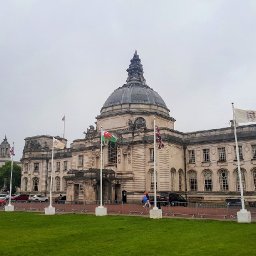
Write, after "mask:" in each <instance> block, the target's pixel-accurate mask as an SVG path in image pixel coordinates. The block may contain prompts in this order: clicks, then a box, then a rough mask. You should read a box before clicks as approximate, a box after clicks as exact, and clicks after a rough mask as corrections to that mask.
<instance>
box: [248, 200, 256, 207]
mask: <svg viewBox="0 0 256 256" xmlns="http://www.w3.org/2000/svg"><path fill="white" fill-rule="evenodd" d="M248 204H249V206H250V207H256V201H250V202H248Z"/></svg>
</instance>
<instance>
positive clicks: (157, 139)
mask: <svg viewBox="0 0 256 256" xmlns="http://www.w3.org/2000/svg"><path fill="white" fill-rule="evenodd" d="M156 142H157V143H158V148H159V149H161V148H163V147H164V143H163V141H162V137H161V134H160V130H159V128H158V126H156Z"/></svg>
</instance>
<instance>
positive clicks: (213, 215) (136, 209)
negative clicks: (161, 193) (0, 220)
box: [1, 202, 256, 221]
mask: <svg viewBox="0 0 256 256" xmlns="http://www.w3.org/2000/svg"><path fill="white" fill-rule="evenodd" d="M13 205H14V209H15V211H33V212H44V208H46V207H48V206H49V203H39V202H31V203H28V202H15V203H13ZM104 205H105V207H106V208H107V213H108V214H110V215H111V214H113V215H121V214H124V215H140V216H148V215H149V210H150V209H152V207H151V208H144V207H143V205H142V204H110V203H109V202H104ZM53 206H54V207H55V211H56V213H57V214H63V213H86V214H95V208H96V207H97V206H98V204H96V203H95V202H86V203H85V202H82V203H80V202H79V203H78V202H65V203H63V202H61V203H58V204H55V203H54V204H53ZM158 207H160V208H161V209H162V216H163V218H168V217H180V218H200V219H202V218H205V219H206V218H207V219H219V220H221V219H222V220H225V219H226V220H236V218H237V212H238V211H239V210H240V208H239V207H233V206H232V207H231V206H230V207H228V206H226V205H225V204H207V203H186V204H184V203H183V204H180V203H179V204H178V203H177V204H175V205H165V206H163V205H158ZM1 210H2V211H4V206H2V207H1ZM247 210H248V211H250V212H251V217H252V221H256V207H249V206H248V207H247Z"/></svg>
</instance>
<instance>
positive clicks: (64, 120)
mask: <svg viewBox="0 0 256 256" xmlns="http://www.w3.org/2000/svg"><path fill="white" fill-rule="evenodd" d="M62 120H63V122H64V124H63V126H64V127H63V138H65V128H66V127H65V126H66V116H65V115H64V117H63V118H62Z"/></svg>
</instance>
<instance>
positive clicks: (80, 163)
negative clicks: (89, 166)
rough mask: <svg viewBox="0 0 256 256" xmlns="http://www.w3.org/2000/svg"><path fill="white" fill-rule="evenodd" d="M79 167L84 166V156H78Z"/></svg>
mask: <svg viewBox="0 0 256 256" xmlns="http://www.w3.org/2000/svg"><path fill="white" fill-rule="evenodd" d="M78 166H80V167H82V166H84V156H83V155H80V156H78Z"/></svg>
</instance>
